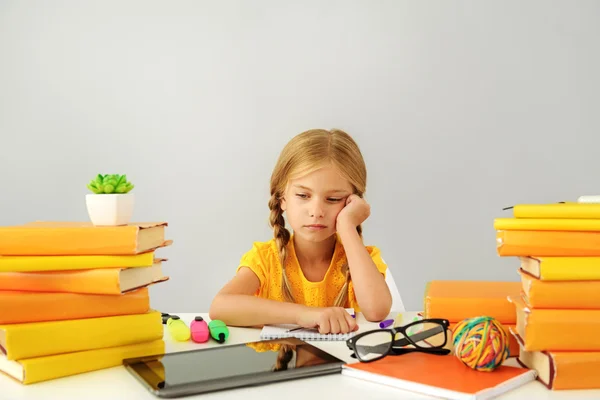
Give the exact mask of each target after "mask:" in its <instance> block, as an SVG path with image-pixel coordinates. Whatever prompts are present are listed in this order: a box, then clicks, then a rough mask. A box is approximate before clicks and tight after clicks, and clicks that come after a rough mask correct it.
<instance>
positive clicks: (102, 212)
mask: <svg viewBox="0 0 600 400" xmlns="http://www.w3.org/2000/svg"><path fill="white" fill-rule="evenodd" d="M87 188H88V189H90V190H91V191H92V193H88V194H87V195H86V199H85V203H86V206H87V211H88V215H89V216H90V219H91V220H92V223H93V224H94V225H100V226H107V225H110V226H115V225H127V224H128V223H129V222H130V221H131V216H132V214H133V204H134V195H133V193H129V192H131V190H132V189H133V185H132V184H131V182H128V181H127V176H126V175H119V174H106V175H102V174H98V175H97V176H96V178H94V179H92V180H91V181H90V183H88V184H87Z"/></svg>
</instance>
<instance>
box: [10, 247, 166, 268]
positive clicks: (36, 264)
mask: <svg viewBox="0 0 600 400" xmlns="http://www.w3.org/2000/svg"><path fill="white" fill-rule="evenodd" d="M153 263H154V251H149V252H146V253H141V254H135V255H129V256H128V255H120V256H119V255H114V256H111V255H97V256H93V255H80V256H78V255H64V256H0V272H31V271H69V270H81V269H97V268H117V267H120V268H127V267H130V268H135V267H150V266H152V264H153Z"/></svg>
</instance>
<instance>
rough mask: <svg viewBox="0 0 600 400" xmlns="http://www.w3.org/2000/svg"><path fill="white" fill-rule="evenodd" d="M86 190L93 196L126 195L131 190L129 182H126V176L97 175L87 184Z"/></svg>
mask: <svg viewBox="0 0 600 400" xmlns="http://www.w3.org/2000/svg"><path fill="white" fill-rule="evenodd" d="M87 188H88V189H90V190H91V191H92V192H94V193H95V194H111V193H114V194H120V193H128V192H129V191H131V189H133V185H132V184H131V182H127V175H119V174H107V175H102V174H98V176H96V178H95V179H92V180H91V181H90V183H88V184H87Z"/></svg>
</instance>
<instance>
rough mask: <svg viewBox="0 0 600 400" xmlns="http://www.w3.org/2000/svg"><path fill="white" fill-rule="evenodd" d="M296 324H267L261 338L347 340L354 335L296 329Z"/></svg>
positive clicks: (351, 333)
mask: <svg viewBox="0 0 600 400" xmlns="http://www.w3.org/2000/svg"><path fill="white" fill-rule="evenodd" d="M298 328H299V327H298V325H267V326H265V327H263V329H262V331H261V332H260V338H261V339H262V340H271V339H285V338H296V339H301V340H327V341H331V340H347V339H349V338H351V337H352V336H354V335H356V332H350V333H324V334H323V333H319V331H318V330H317V329H298Z"/></svg>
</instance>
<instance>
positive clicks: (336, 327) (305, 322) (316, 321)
mask: <svg viewBox="0 0 600 400" xmlns="http://www.w3.org/2000/svg"><path fill="white" fill-rule="evenodd" d="M297 324H298V325H300V326H302V327H304V328H317V329H318V330H319V333H322V334H326V333H348V332H354V331H355V330H356V329H358V325H357V324H356V320H355V319H354V318H352V316H351V315H350V314H349V313H348V311H346V310H345V309H344V308H342V307H324V308H318V307H307V308H306V310H304V311H302V312H301V313H300V314H299V315H298V321H297Z"/></svg>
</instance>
